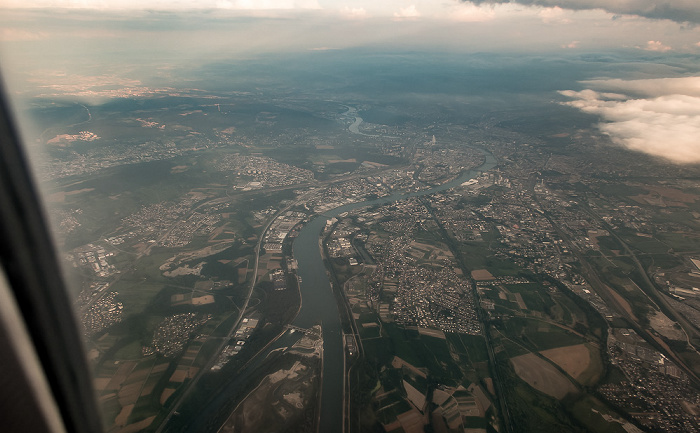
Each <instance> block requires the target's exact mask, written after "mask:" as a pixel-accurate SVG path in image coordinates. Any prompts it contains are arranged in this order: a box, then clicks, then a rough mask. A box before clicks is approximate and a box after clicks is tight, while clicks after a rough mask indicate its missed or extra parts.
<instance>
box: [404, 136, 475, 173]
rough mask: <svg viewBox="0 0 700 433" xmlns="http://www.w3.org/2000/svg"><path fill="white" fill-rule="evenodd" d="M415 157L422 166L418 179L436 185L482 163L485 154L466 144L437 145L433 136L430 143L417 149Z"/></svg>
mask: <svg viewBox="0 0 700 433" xmlns="http://www.w3.org/2000/svg"><path fill="white" fill-rule="evenodd" d="M415 159H416V161H418V162H419V164H420V167H421V168H420V170H419V172H418V180H420V181H421V182H425V183H428V184H432V185H435V184H443V183H445V182H448V181H450V180H452V179H454V178H455V177H456V176H458V175H459V174H460V173H462V172H464V171H465V170H468V169H470V168H474V167H477V166H479V165H481V164H482V163H483V162H484V154H483V153H482V152H480V151H479V150H476V149H473V148H471V147H466V146H461V147H454V148H445V147H440V146H436V145H435V137H434V136H433V141H432V142H431V143H429V145H427V146H426V147H423V148H420V149H418V150H416V154H415Z"/></svg>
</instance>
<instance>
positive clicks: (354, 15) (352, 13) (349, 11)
mask: <svg viewBox="0 0 700 433" xmlns="http://www.w3.org/2000/svg"><path fill="white" fill-rule="evenodd" d="M340 14H341V15H342V16H344V17H345V18H349V19H354V20H359V19H364V18H368V17H369V14H368V13H367V10H366V9H365V8H351V7H348V6H345V7H343V8H342V9H340Z"/></svg>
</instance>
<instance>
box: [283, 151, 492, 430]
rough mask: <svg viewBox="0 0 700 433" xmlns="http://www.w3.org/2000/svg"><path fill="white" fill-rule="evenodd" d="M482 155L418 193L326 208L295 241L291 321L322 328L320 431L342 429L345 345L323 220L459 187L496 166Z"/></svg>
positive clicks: (485, 155)
mask: <svg viewBox="0 0 700 433" xmlns="http://www.w3.org/2000/svg"><path fill="white" fill-rule="evenodd" d="M484 157H485V159H484V162H483V164H481V165H480V166H479V167H477V168H475V169H472V170H468V171H467V172H465V173H463V174H462V175H461V176H459V177H458V178H456V179H454V180H452V181H450V182H448V183H445V184H443V185H440V186H436V187H433V188H430V189H426V190H423V191H418V192H411V193H398V194H392V195H390V196H387V197H382V198H379V199H376V200H368V201H363V202H358V203H351V204H347V205H344V206H340V207H337V208H335V209H332V210H330V211H327V212H325V213H324V214H322V215H319V216H317V217H316V218H314V219H313V220H311V221H310V222H309V223H308V224H306V225H305V226H304V228H303V229H302V230H301V231H300V232H299V236H298V237H297V238H296V239H295V240H294V244H293V249H294V258H295V259H296V260H297V263H298V264H299V270H298V273H299V276H301V278H302V282H301V286H300V289H301V299H302V305H301V310H300V311H299V314H298V316H297V317H296V319H295V320H294V325H296V326H300V327H302V328H308V327H311V326H313V325H316V324H318V323H320V324H321V327H322V329H323V384H322V387H321V407H320V420H319V429H318V431H319V432H321V433H325V432H339V431H342V425H343V377H344V374H345V372H344V371H343V369H344V363H343V357H344V347H343V339H342V332H341V322H340V313H339V311H338V305H337V303H336V300H335V296H334V294H333V291H332V289H331V283H330V281H329V279H328V274H327V273H326V267H325V265H324V264H323V258H322V256H321V251H320V248H319V236H320V233H321V230H323V227H324V226H325V225H326V221H327V220H328V219H330V218H333V217H337V216H338V215H340V214H342V213H343V212H348V211H352V210H355V209H358V208H361V207H366V206H370V205H376V204H386V203H392V202H395V201H398V200H402V199H406V198H410V197H418V196H422V195H426V194H432V193H434V192H439V191H445V190H447V189H450V188H453V187H456V186H459V185H460V184H461V183H463V182H465V181H467V180H469V179H473V178H475V177H476V176H478V175H479V174H481V173H482V172H484V171H488V170H491V169H492V168H493V167H495V166H496V160H495V158H494V157H493V155H491V154H490V153H486V152H484Z"/></svg>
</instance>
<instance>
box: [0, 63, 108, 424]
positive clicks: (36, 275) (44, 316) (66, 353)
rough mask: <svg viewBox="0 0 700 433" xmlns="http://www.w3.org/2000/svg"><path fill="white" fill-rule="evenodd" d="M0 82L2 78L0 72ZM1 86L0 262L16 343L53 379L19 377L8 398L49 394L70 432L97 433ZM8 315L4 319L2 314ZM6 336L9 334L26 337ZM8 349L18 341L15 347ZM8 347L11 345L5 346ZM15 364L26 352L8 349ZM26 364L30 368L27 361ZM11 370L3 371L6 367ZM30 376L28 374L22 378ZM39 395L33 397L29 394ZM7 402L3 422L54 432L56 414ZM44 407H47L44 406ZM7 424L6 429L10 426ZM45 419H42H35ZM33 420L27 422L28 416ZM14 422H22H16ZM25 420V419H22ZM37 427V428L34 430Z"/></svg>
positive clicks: (62, 293)
mask: <svg viewBox="0 0 700 433" xmlns="http://www.w3.org/2000/svg"><path fill="white" fill-rule="evenodd" d="M0 83H3V80H2V77H0ZM6 95H7V93H6V91H5V87H4V85H2V86H1V87H0V239H1V240H2V242H0V265H1V267H2V269H3V270H4V273H5V277H6V280H7V283H8V285H9V288H10V291H11V295H12V297H14V300H15V302H16V305H17V307H18V310H19V315H20V317H19V320H21V321H23V322H24V323H23V324H20V325H24V326H25V327H26V329H27V331H28V336H29V339H28V340H29V341H13V342H12V343H14V346H15V347H17V345H21V344H24V345H27V344H29V345H31V346H33V347H31V349H33V351H34V352H35V353H36V356H37V357H38V360H39V364H40V368H41V369H42V370H43V375H44V376H45V378H46V381H47V382H48V388H49V392H50V394H51V395H49V396H46V395H39V396H37V395H36V393H43V392H46V390H45V389H36V388H37V387H35V386H33V384H32V382H31V380H24V381H22V380H21V378H19V377H16V378H15V379H16V380H15V381H14V385H13V387H12V388H11V389H10V388H5V389H4V390H3V391H2V392H3V399H4V400H6V401H7V400H11V399H12V398H13V397H12V396H13V395H16V396H18V398H21V397H26V396H27V395H30V397H29V398H34V399H35V403H36V408H39V409H40V411H41V408H42V404H41V400H42V399H44V398H49V399H52V400H53V401H54V402H55V406H56V407H57V409H58V412H59V414H60V417H61V419H62V422H63V427H64V428H65V431H68V432H75V433H98V432H101V431H102V430H103V427H102V421H101V418H100V411H99V409H98V406H97V402H96V400H95V398H94V391H93V389H92V379H91V376H90V373H89V368H88V364H87V361H86V359H85V351H84V349H83V343H82V340H81V338H80V334H79V332H78V326H77V322H76V318H75V317H74V314H73V308H72V305H71V302H70V300H69V298H68V292H67V289H66V286H65V284H64V281H63V278H62V273H61V268H60V265H59V262H58V256H57V254H56V250H55V247H54V245H53V240H52V237H51V235H50V232H49V229H48V226H47V220H46V218H45V217H44V215H45V212H44V210H43V207H42V204H41V201H40V199H39V195H38V193H37V188H36V186H35V182H34V181H33V178H32V175H31V171H30V168H29V165H28V160H27V156H26V152H25V150H24V148H23V146H22V142H21V138H20V135H19V133H18V128H17V127H16V125H17V123H16V122H15V120H14V117H13V115H12V111H11V107H10V104H9V102H8V98H7V97H6ZM5 319H7V317H5ZM8 330H9V328H8V329H4V330H3V331H5V332H3V335H7V337H8V338H10V339H13V340H14V339H17V338H21V336H17V335H10V334H7V333H6V331H8ZM9 346H10V347H12V346H13V345H12V344H10V345H9ZM6 347H7V346H6ZM11 352H12V353H11V354H9V355H10V356H11V355H14V356H15V358H16V360H17V361H18V364H19V365H20V366H21V365H22V359H21V354H20V353H18V352H19V351H17V350H11ZM24 367H25V368H26V366H24ZM4 373H5V374H6V372H4ZM25 379H26V378H25ZM32 394H34V396H33V397H31V395H32ZM13 409H15V408H14V406H13V407H7V406H5V407H3V409H2V410H1V411H0V412H2V413H3V415H4V417H3V418H4V419H5V420H10V421H11V420H20V418H24V417H43V418H44V421H45V423H44V428H45V429H46V430H45V431H51V432H55V431H57V430H56V426H55V425H52V424H51V414H48V413H46V412H45V411H44V412H43V413H40V414H34V413H32V410H30V408H29V407H27V408H26V409H25V410H13ZM44 409H45V408H44ZM10 421H8V424H6V425H8V426H10V428H12V427H11V426H12V425H13V424H12V423H11V422H10ZM30 421H34V422H37V424H34V425H35V426H36V425H38V424H40V422H39V420H38V419H35V420H30ZM27 422H29V421H27ZM15 425H17V424H15ZM25 425H26V424H25ZM33 431H35V430H33Z"/></svg>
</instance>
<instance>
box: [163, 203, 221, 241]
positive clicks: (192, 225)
mask: <svg viewBox="0 0 700 433" xmlns="http://www.w3.org/2000/svg"><path fill="white" fill-rule="evenodd" d="M220 220H221V216H220V215H206V214H202V213H199V212H192V213H191V214H190V215H189V216H188V217H187V219H185V220H181V221H179V222H178V223H176V224H175V225H174V226H172V227H171V228H170V230H168V232H167V234H166V235H165V236H164V237H163V238H162V239H161V240H160V245H162V246H164V247H170V248H177V247H184V246H185V245H187V244H189V243H190V242H192V238H193V237H194V236H195V235H197V234H200V235H208V234H211V232H213V231H214V229H215V228H216V225H217V224H218V223H219V221H220Z"/></svg>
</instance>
